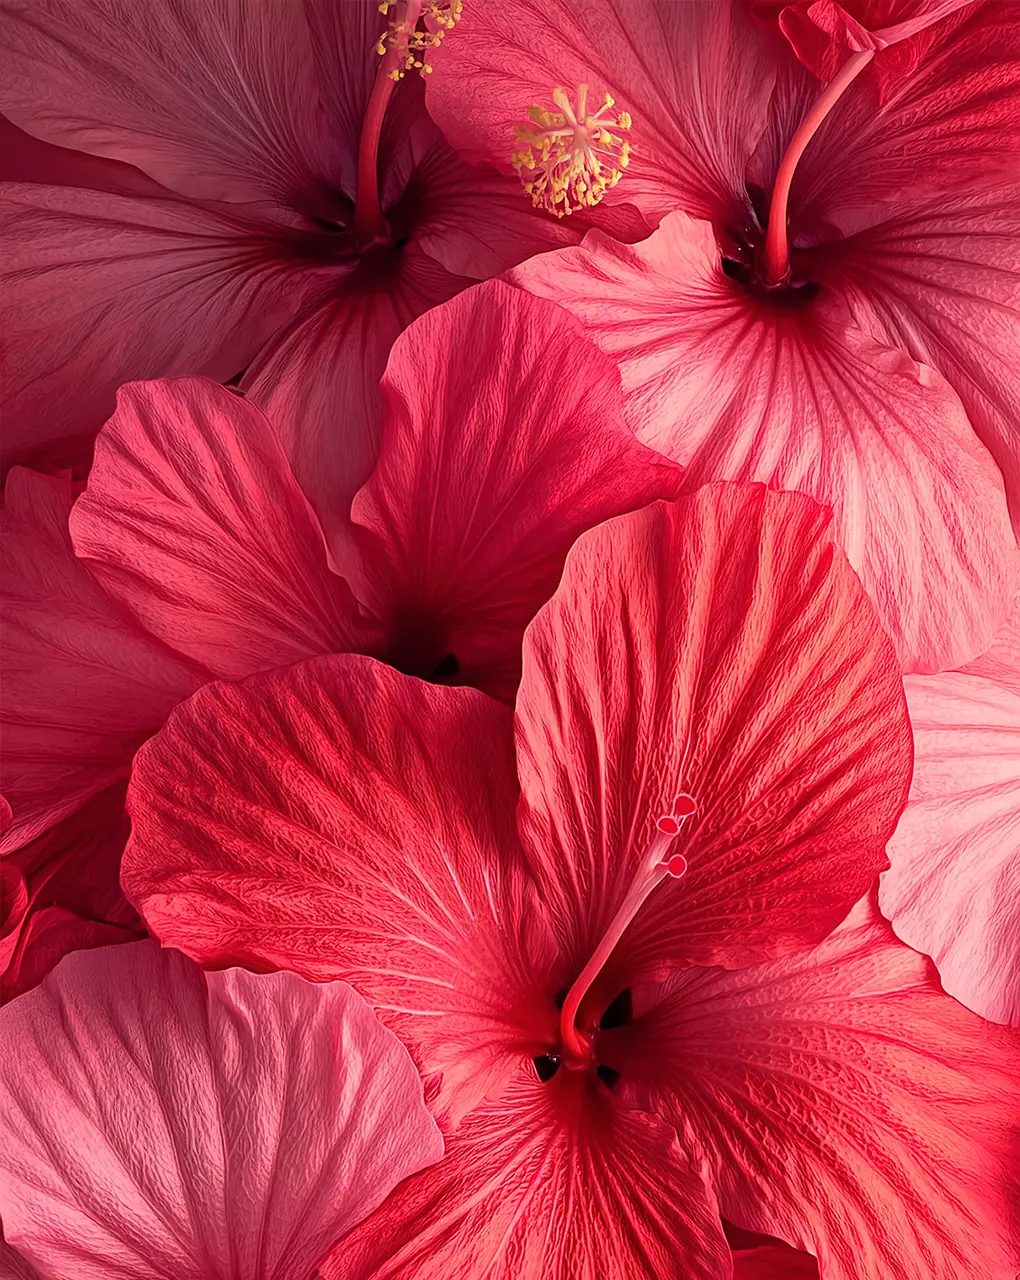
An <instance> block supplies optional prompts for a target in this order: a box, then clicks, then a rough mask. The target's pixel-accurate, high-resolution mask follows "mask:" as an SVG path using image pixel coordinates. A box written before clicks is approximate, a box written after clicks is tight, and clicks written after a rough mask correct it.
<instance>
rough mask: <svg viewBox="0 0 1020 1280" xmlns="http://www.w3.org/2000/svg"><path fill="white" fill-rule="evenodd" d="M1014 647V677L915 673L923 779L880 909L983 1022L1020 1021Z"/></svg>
mask: <svg viewBox="0 0 1020 1280" xmlns="http://www.w3.org/2000/svg"><path fill="white" fill-rule="evenodd" d="M1017 616H1018V617H1020V610H1018V614H1017ZM1007 645H1008V642H1007ZM1007 645H1004V646H1003V647H1004V648H1006V647H1007ZM1008 647H1009V648H1010V649H1011V652H1010V653H1009V654H1008V656H1009V658H1010V659H1011V661H1010V664H1009V665H1008V666H1005V664H1004V666H1005V670H1006V671H1007V672H1008V673H1009V674H1010V675H1011V677H1012V679H1011V680H1008V679H1007V680H1002V679H999V678H997V677H998V672H997V671H996V670H995V668H994V667H993V666H991V665H990V664H984V665H977V664H976V665H977V672H974V671H972V670H971V669H969V668H968V669H965V670H963V671H951V672H945V673H944V674H942V675H937V676H910V677H908V679H907V681H906V687H907V702H908V705H909V707H910V719H911V722H912V724H913V726H914V758H915V763H914V779H913V782H912V784H911V789H910V800H909V802H908V804H907V808H906V810H905V812H904V814H903V816H902V818H901V819H900V822H899V826H898V827H897V828H896V831H895V834H894V835H893V838H892V839H891V840H890V842H889V861H890V863H891V864H892V865H891V867H890V870H889V871H887V872H886V873H885V874H884V875H883V876H882V880H881V888H880V893H879V905H880V906H881V908H882V912H883V914H884V915H886V916H887V917H888V918H889V920H891V921H892V925H893V928H894V929H895V930H896V933H897V934H898V935H899V937H901V938H902V939H903V941H904V942H908V943H909V944H910V945H911V946H912V947H915V948H916V949H917V950H918V951H923V952H924V953H925V954H926V955H930V956H931V957H932V959H933V960H934V961H935V964H936V965H937V967H938V970H939V976H940V977H941V979H942V985H943V986H944V987H945V989H946V990H947V991H948V992H949V993H950V995H953V996H955V997H956V998H957V999H958V1000H960V1001H962V1003H963V1004H965V1005H967V1007H968V1008H970V1009H973V1010H975V1012H977V1013H980V1014H981V1015H982V1017H985V1018H990V1019H991V1020H992V1021H995V1022H1005V1023H1010V1024H1012V1025H1013V1026H1020V645H1017V644H1015V637H1014V645H1012V646H1008ZM1005 656H1006V655H1005V654H1004V655H1000V657H1005Z"/></svg>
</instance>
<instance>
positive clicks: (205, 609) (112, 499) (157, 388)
mask: <svg viewBox="0 0 1020 1280" xmlns="http://www.w3.org/2000/svg"><path fill="white" fill-rule="evenodd" d="M71 532H72V535H73V538H74V545H75V550H76V551H77V553H78V555H79V556H81V557H83V558H84V559H85V561H86V563H88V565H89V567H90V568H91V569H92V570H93V572H94V573H95V574H96V576H97V578H98V579H99V580H100V581H101V582H102V583H103V585H104V586H105V587H106V588H107V590H108V591H109V592H110V594H111V595H112V596H114V597H115V598H117V599H118V600H120V601H121V602H122V603H123V604H124V605H125V606H126V607H127V608H128V609H130V610H131V612H132V613H133V614H134V615H135V616H136V617H137V618H138V619H139V620H140V621H141V622H142V623H143V625H144V626H145V628H146V629H147V630H148V631H149V632H150V633H152V634H153V635H156V636H159V637H160V638H161V639H163V640H165V641H166V642H167V643H168V644H171V645H173V646H174V648H175V649H177V650H178V651H180V652H181V653H184V654H187V655H188V657H191V658H193V659H195V660H196V661H197V662H200V663H202V664H203V666H205V667H206V668H207V669H208V670H209V671H211V672H212V673H213V674H215V675H220V676H227V677H230V678H237V677H239V676H244V675H249V674H251V673H252V672H254V671H259V670H266V669H268V668H270V667H274V666H278V665H281V664H284V663H288V662H296V661H298V660H299V659H301V658H306V657H310V656H313V655H315V654H319V653H329V652H333V651H336V650H340V651H341V652H343V651H347V650H350V649H355V650H357V649H363V648H365V647H368V646H369V645H370V643H371V632H370V630H369V629H368V628H367V627H366V626H365V625H364V623H363V622H362V621H361V618H360V615H359V612H358V609H357V605H356V604H355V602H354V600H353V598H352V596H351V593H350V590H349V589H348V587H347V584H346V583H345V582H344V581H343V579H342V578H339V577H338V576H337V575H336V574H335V573H333V572H332V570H331V569H330V568H329V565H328V563H327V557H326V546H325V543H324V542H323V538H322V533H321V530H320V529H319V526H318V524H317V522H316V520H315V516H314V515H313V514H312V512H311V511H310V509H309V506H308V503H307V501H306V500H305V497H304V495H303V494H302V492H301V490H300V489H299V488H298V485H297V482H296V481H295V479H294V477H293V475H292V474H291V471H290V467H289V466H288V464H287V461H286V459H285V457H284V455H283V451H282V449H281V448H280V445H279V443H278V441H277V439H276V437H275V435H274V433H273V429H272V427H271V426H270V424H269V422H268V421H267V420H266V418H265V417H264V416H263V415H262V414H261V413H260V412H259V411H258V410H257V409H255V408H253V407H252V406H251V405H249V404H246V403H245V401H244V400H243V399H241V397H240V396H238V395H236V394H234V393H232V392H230V391H228V390H226V389H225V388H223V387H218V386H216V385H215V384H214V383H212V382H207V381H205V380H204V379H200V378H188V379H185V378H182V379H177V380H173V381H164V382H148V383H136V384H134V385H132V386H129V387H123V388H121V390H120V392H119V393H118V398H117V411H116V413H114V415H113V417H112V418H111V419H110V421H109V422H108V423H107V424H106V426H105V427H104V428H103V430H102V432H101V433H100V435H99V438H98V440H97V441H96V461H95V465H94V466H93V468H92V472H91V474H90V476H89V482H88V487H87V488H86V490H85V492H84V494H83V495H82V497H81V498H80V499H79V501H78V502H77V504H76V505H75V509H74V512H73V515H72V517H71Z"/></svg>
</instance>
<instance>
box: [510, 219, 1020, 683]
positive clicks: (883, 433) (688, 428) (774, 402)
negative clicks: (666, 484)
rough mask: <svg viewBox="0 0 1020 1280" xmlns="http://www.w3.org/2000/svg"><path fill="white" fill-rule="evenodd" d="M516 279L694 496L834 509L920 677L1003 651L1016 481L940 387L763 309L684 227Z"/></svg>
mask: <svg viewBox="0 0 1020 1280" xmlns="http://www.w3.org/2000/svg"><path fill="white" fill-rule="evenodd" d="M514 278H515V279H516V280H517V281H518V282H520V283H521V284H523V285H524V286H525V287H527V288H529V289H531V290H534V291H535V292H538V293H540V294H542V295H543V296H547V297H551V298H553V299H554V300H555V301H557V302H559V303H561V304H562V305H564V306H566V307H567V308H568V309H569V310H571V311H572V312H574V314H576V315H577V316H578V317H579V318H581V320H582V322H583V323H584V327H585V331H586V332H587V333H588V334H589V335H590V336H591V337H593V338H594V339H595V341H596V342H597V343H598V344H599V345H600V346H601V347H602V348H603V349H604V350H605V351H607V352H608V353H609V354H611V355H613V356H614V357H615V358H616V359H617V360H618V361H619V362H620V366H621V372H622V376H623V384H624V392H625V395H626V397H627V401H628V411H629V413H630V416H631V420H632V422H633V423H634V424H635V426H636V428H637V429H638V430H639V434H640V436H641V438H642V439H644V440H645V441H646V442H647V443H649V444H652V445H653V446H655V447H657V448H660V449H662V450H663V451H664V452H666V453H667V454H669V455H670V456H671V457H675V458H676V459H677V460H678V461H680V462H682V463H683V464H684V465H685V466H686V467H687V468H688V470H687V478H686V484H687V485H688V486H689V487H693V486H695V485H698V484H703V483H704V482H705V481H706V480H713V479H729V480H751V479H753V480H764V481H767V482H769V483H771V484H775V485H777V486H779V487H782V488H790V489H797V490H800V491H802V492H804V493H808V494H810V495H811V496H812V497H814V498H816V499H818V501H820V502H824V503H826V504H828V505H829V506H830V507H831V508H832V511H833V517H834V530H835V533H836V536H837V539H838V540H839V541H840V543H841V545H842V546H843V547H844V549H845V550H846V552H847V555H848V557H849V559H850V563H851V564H852V565H853V566H854V568H855V569H856V570H857V572H858V573H859V574H860V576H861V579H862V581H863V582H864V585H865V587H866V588H867V590H868V592H869V593H870V594H871V596H872V598H873V599H874V601H875V603H876V606H877V608H878V610H879V614H880V616H881V618H882V622H883V625H884V626H885V627H886V628H887V629H888V631H889V632H890V634H891V635H892V636H893V638H894V640H895V641H896V644H897V649H898V652H899V655H900V659H901V661H902V662H903V664H904V666H905V667H906V669H908V670H922V671H931V670H939V669H941V668H944V667H947V666H953V665H956V664H959V663H962V662H965V661H967V660H968V659H970V658H972V657H974V656H975V655H976V654H977V653H980V652H981V650H982V649H984V648H985V647H986V646H987V645H988V644H989V643H990V641H991V639H992V637H993V636H994V634H995V631H996V630H997V628H998V626H999V625H1000V624H1001V622H1002V620H1003V618H1004V616H1005V613H1006V610H1007V608H1008V603H1009V600H1010V597H1011V593H1012V588H1013V567H1012V558H1011V557H1012V548H1013V546H1014V545H1015V544H1014V539H1013V535H1012V531H1011V529H1010V527H1009V522H1008V516H1007V511H1006V504H1005V500H1004V495H1003V489H1002V480H1001V478H1000V476H999V473H998V470H997V468H996V466H995V464H994V462H993V460H992V458H991V457H990V456H989V455H988V453H987V452H986V451H985V449H984V448H983V447H982V446H981V445H980V444H979V442H978V441H977V440H976V439H975V438H974V434H973V431H972V428H971V425H970V423H969V421H968V418H967V415H966V414H965V412H964V410H963V408H962V406H961V404H960V401H959V399H958V398H957V396H956V395H955V394H954V392H953V390H952V389H951V387H950V386H948V385H947V383H946V382H945V381H944V380H943V379H942V378H941V377H940V376H939V375H938V374H937V373H935V372H934V371H933V370H932V369H930V368H928V367H927V366H919V365H917V364H915V363H914V362H913V361H912V360H911V359H909V358H908V357H906V356H905V355H904V354H903V353H902V352H900V351H897V350H894V349H892V348H891V347H880V346H877V345H876V344H875V343H874V342H873V341H871V340H870V339H869V338H868V337H866V336H865V334H864V333H863V332H859V331H857V330H856V329H855V328H854V327H853V326H852V325H850V324H849V323H848V320H847V318H846V317H845V316H843V315H842V313H840V312H839V311H838V310H834V309H832V308H830V307H828V306H826V305H825V304H824V299H823V298H818V299H813V298H812V297H811V296H810V294H807V295H805V298H804V299H801V300H799V301H798V300H797V299H793V300H790V301H784V300H783V299H782V298H780V299H779V300H778V301H773V300H772V299H770V298H769V297H768V296H757V295H755V294H754V293H753V292H751V291H750V290H749V289H748V288H747V287H746V286H745V285H744V284H743V283H741V282H739V281H737V280H734V279H730V278H728V277H727V275H726V274H725V273H724V271H723V268H722V265H721V263H720V257H719V249H718V247H717V245H716V241H715V238H714V236H713V234H712V231H711V228H710V227H709V226H708V225H707V224H706V223H696V222H693V221H692V220H690V219H688V218H686V217H684V216H683V215H682V214H674V215H673V216H672V217H670V218H669V219H668V220H667V221H666V223H665V224H664V225H663V226H662V227H660V229H659V230H658V231H657V232H656V233H655V234H654V235H653V236H652V237H650V239H649V240H648V241H646V242H645V243H644V244H643V245H641V246H639V247H633V248H632V247H628V246H620V245H616V244H613V243H612V242H611V241H609V240H608V239H607V238H606V237H604V236H600V235H599V234H598V233H592V234H591V235H590V236H589V237H588V238H587V239H586V241H585V244H584V245H583V246H582V247H581V248H579V249H567V250H563V251H561V252H560V253H558V254H553V255H547V256H544V257H541V258H538V259H535V260H533V261H532V262H531V263H528V264H525V265H524V266H523V267H521V268H519V269H517V271H516V272H515V274H514Z"/></svg>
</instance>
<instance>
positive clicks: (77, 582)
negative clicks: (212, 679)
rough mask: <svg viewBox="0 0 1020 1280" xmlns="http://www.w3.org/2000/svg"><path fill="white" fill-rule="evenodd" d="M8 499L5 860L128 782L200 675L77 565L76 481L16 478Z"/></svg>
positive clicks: (19, 473)
mask: <svg viewBox="0 0 1020 1280" xmlns="http://www.w3.org/2000/svg"><path fill="white" fill-rule="evenodd" d="M4 496H5V504H4V509H3V522H2V523H3V533H4V536H3V539H2V541H3V546H4V567H3V583H4V591H3V594H4V626H3V668H4V678H3V682H2V692H3V721H4V734H3V766H4V789H5V792H6V796H7V799H8V800H9V802H10V804H11V807H12V809H13V810H14V821H13V824H12V826H11V827H10V828H9V830H8V831H7V832H6V833H5V835H4V837H3V841H2V843H0V848H2V849H4V850H7V849H12V848H18V847H19V846H20V845H22V844H24V843H25V842H26V841H29V840H31V839H33V838H34V837H35V836H36V835H38V834H40V833H41V832H43V831H45V830H46V829H47V827H49V826H51V825H52V824H53V823H54V822H56V821H58V820H59V819H60V818H62V817H64V816H65V815H67V814H68V813H71V812H73V810H74V809H76V808H77V807H78V806H79V805H81V804H82V803H83V802H84V801H85V800H86V799H87V798H88V797H89V796H91V795H94V794H95V793H96V792H98V791H100V790H102V789H103V788H104V787H106V786H108V785H110V784H111V783H112V782H114V781H117V780H119V779H121V778H124V777H126V776H127V771H128V767H129V765H130V763H131V757H132V755H133V754H134V752H135V750H136V748H137V747H138V746H139V745H140V744H141V743H142V742H143V741H144V740H145V739H146V738H147V737H148V736H149V735H150V734H152V733H154V732H155V731H156V730H157V729H158V728H159V726H160V725H161V724H162V723H163V721H164V719H165V718H166V716H167V713H168V712H169V711H170V708H171V707H173V706H174V705H175V704H176V703H177V702H179V701H180V700H181V699H182V698H186V697H188V695H189V694H190V693H192V692H193V690H194V689H195V688H197V687H198V685H199V684H200V683H201V682H202V679H203V673H202V672H201V671H200V670H198V669H196V668H194V667H192V666H191V665H190V664H189V663H187V662H186V661H184V660H183V659H182V658H181V657H180V656H179V655H177V654H176V653H174V652H173V651H172V650H171V649H169V648H168V647H167V646H166V645H164V644H162V643H161V642H160V641H159V640H156V639H155V638H154V637H152V636H151V635H148V634H146V632H145V631H143V630H142V629H141V628H140V627H139V626H138V625H137V624H136V623H134V622H133V621H132V619H131V618H129V617H128V616H126V615H125V614H124V613H123V611H122V610H121V609H120V608H119V607H118V605H117V603H116V602H115V601H114V600H113V599H111V598H110V597H109V596H108V595H107V594H106V593H105V592H104V591H103V589H102V587H101V586H100V585H99V583H98V582H97V581H96V579H95V578H94V577H93V575H92V574H91V573H90V572H89V570H88V568H87V567H86V566H85V565H84V564H83V563H82V562H81V561H80V560H78V559H77V558H76V557H75V555H74V551H73V549H72V547H71V540H70V537H69V535H68V531H67V521H68V513H69V511H70V509H71V501H72V492H71V484H70V482H69V481H67V480H56V479H50V478H48V477H44V476H39V475H35V474H33V473H32V472H30V471H25V470H23V469H21V468H18V469H16V470H14V471H12V472H11V474H10V476H9V477H8V480H7V486H6V490H5V495H4Z"/></svg>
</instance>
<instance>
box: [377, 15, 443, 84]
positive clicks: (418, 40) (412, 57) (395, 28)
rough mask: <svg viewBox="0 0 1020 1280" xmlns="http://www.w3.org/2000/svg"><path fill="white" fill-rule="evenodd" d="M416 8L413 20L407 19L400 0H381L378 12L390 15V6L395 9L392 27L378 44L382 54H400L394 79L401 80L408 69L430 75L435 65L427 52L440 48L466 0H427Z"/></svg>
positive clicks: (391, 20)
mask: <svg viewBox="0 0 1020 1280" xmlns="http://www.w3.org/2000/svg"><path fill="white" fill-rule="evenodd" d="M410 7H411V6H407V8H410ZM413 7H414V9H415V10H416V11H417V12H416V14H415V17H414V20H413V21H411V22H408V21H406V13H405V6H404V5H402V4H400V3H399V0H382V4H380V5H379V12H380V13H382V14H385V15H387V16H389V12H390V10H391V9H393V10H395V14H394V16H393V17H392V18H390V25H389V29H388V30H387V31H385V32H383V35H382V37H381V38H380V40H379V43H378V44H377V45H376V46H375V51H376V53H378V54H380V55H385V54H386V53H387V52H388V51H389V50H391V49H393V50H395V51H396V52H397V54H398V55H399V59H400V60H399V62H398V64H397V66H396V67H395V68H394V70H393V71H391V72H390V73H389V74H390V77H391V78H392V79H393V80H400V79H402V78H403V76H404V74H405V72H408V71H417V72H419V74H421V75H423V76H427V75H429V74H430V72H431V71H432V66H431V64H430V63H429V62H427V61H426V54H427V53H428V52H429V50H430V49H435V48H438V46H439V45H441V44H442V42H443V37H444V36H445V35H446V33H447V32H448V31H452V30H453V28H454V27H455V26H456V25H457V23H458V22H459V21H460V19H461V14H462V13H463V9H464V0H424V3H418V4H415V5H414V6H413Z"/></svg>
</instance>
